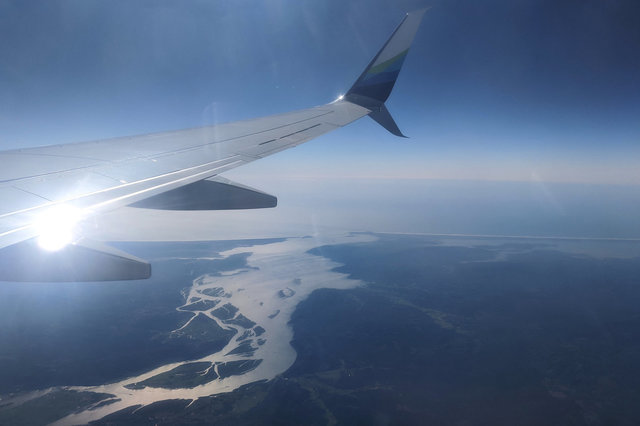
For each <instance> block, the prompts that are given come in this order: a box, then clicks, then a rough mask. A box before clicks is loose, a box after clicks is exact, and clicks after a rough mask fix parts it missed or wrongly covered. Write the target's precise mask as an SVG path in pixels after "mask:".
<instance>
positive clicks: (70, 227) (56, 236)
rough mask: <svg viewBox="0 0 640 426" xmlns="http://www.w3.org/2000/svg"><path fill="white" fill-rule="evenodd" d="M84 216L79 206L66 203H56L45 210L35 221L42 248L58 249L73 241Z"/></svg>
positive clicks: (48, 249) (39, 243)
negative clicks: (77, 226)
mask: <svg viewBox="0 0 640 426" xmlns="http://www.w3.org/2000/svg"><path fill="white" fill-rule="evenodd" d="M82 216H83V215H82V211H81V210H80V209H79V208H77V207H74V206H70V205H66V204H59V205H55V206H53V207H51V208H49V209H47V210H46V211H45V212H43V213H42V215H40V217H39V218H38V220H37V221H36V223H35V228H36V230H37V231H38V245H39V246H40V248H42V249H43V250H47V251H58V250H61V249H63V248H64V247H65V246H67V245H68V244H70V243H72V242H73V241H74V238H75V237H76V225H77V224H78V222H79V221H80V219H81V218H82Z"/></svg>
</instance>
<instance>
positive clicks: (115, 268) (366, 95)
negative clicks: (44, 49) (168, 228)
mask: <svg viewBox="0 0 640 426" xmlns="http://www.w3.org/2000/svg"><path fill="white" fill-rule="evenodd" d="M424 12H425V10H421V11H416V12H411V13H408V14H407V15H406V17H405V18H404V19H403V21H402V22H401V23H400V25H399V26H398V27H397V28H396V30H395V31H394V32H393V34H392V35H391V37H390V38H389V39H388V40H387V42H386V43H385V44H384V46H383V47H382V49H380V51H379V52H378V54H377V55H376V56H375V57H374V58H373V60H372V61H371V62H370V63H369V65H368V66H367V68H366V69H365V70H364V72H363V73H362V74H361V75H360V77H359V78H358V79H357V80H356V82H355V83H354V85H353V86H352V87H351V89H349V91H348V92H347V94H346V95H345V96H344V97H341V98H340V99H338V100H336V101H334V102H331V103H329V104H326V105H322V106H318V107H314V108H309V109H305V110H300V111H295V112H290V113H286V114H280V115H274V116H269V117H263V118H258V119H253V120H246V121H240V122H234V123H227V124H221V125H216V126H208V127H201V128H195V129H187V130H179V131H173V132H164V133H156V134H149V135H140V136H132V137H123V138H116V139H108V140H100V141H92V142H82V143H74V144H65V145H54V146H47V147H40V148H32V149H24V150H13V151H5V152H0V164H2V168H0V199H1V200H2V203H0V280H5V281H49V280H51V281H104V280H125V279H140V278H147V277H149V276H150V266H149V265H148V263H146V262H145V261H144V260H142V259H137V258H135V257H133V256H130V255H128V254H127V253H122V252H119V251H116V250H114V249H112V248H109V247H107V246H104V245H101V244H100V243H96V242H92V241H87V240H86V238H84V235H83V228H85V229H86V224H87V222H88V218H90V217H91V216H93V215H96V214H100V213H103V212H106V211H109V210H113V209H115V208H119V207H122V206H127V205H129V206H134V207H142V208H154V209H179V210H202V209H205V210H220V209H238V208H264V207H274V206H275V205H276V204H277V200H276V198H275V197H273V196H271V195H269V194H265V193H263V192H261V191H258V190H255V189H253V188H249V187H246V186H243V185H240V184H237V183H234V182H231V181H228V180H226V179H224V178H222V177H220V176H219V175H220V174H221V173H223V172H225V171H227V170H230V169H232V168H235V167H238V166H241V165H243V164H246V163H249V162H251V161H255V160H257V159H260V158H263V157H266V156H269V155H272V154H275V153H277V152H279V151H282V150H285V149H288V148H292V147H294V146H297V145H300V144H301V143H304V142H306V141H308V140H311V139H313V138H315V137H317V136H320V135H322V134H324V133H327V132H329V131H331V130H334V129H337V128H339V127H342V126H345V125H347V124H349V123H351V122H353V121H355V120H358V119H360V118H362V117H364V116H366V115H369V116H370V117H372V118H373V119H374V120H375V121H377V122H378V123H379V124H381V125H382V126H383V127H385V128H386V129H387V130H389V131H390V132H391V133H393V134H394V135H398V136H403V135H402V133H401V132H400V130H399V129H398V126H397V125H396V124H395V122H394V120H393V118H392V117H391V115H390V114H389V112H388V111H387V109H386V107H385V105H384V102H385V101H386V100H387V98H388V97H389V94H390V93H391V90H392V89H393V86H394V84H395V81H396V79H397V77H398V73H399V71H400V69H401V67H402V64H403V62H404V58H405V57H406V54H407V51H408V49H409V46H410V45H411V42H412V41H413V38H414V36H415V34H416V32H417V30H418V27H419V25H420V22H421V20H422V16H423V14H424ZM47 228H48V229H47ZM49 234H53V235H49ZM55 238H59V239H63V238H64V239H65V241H64V242H63V243H61V244H57V245H56V244H52V245H50V246H48V247H47V244H43V243H42V242H43V241H52V240H54V239H55ZM52 247H53V248H54V249H52ZM52 252H55V253H52ZM29 262H31V264H34V263H37V264H36V265H34V267H33V268H30V270H29V272H27V271H26V269H29V268H25V265H27V264H29ZM38 262H39V263H38ZM87 264H90V267H86V265H87ZM34 271H37V273H36V272H34Z"/></svg>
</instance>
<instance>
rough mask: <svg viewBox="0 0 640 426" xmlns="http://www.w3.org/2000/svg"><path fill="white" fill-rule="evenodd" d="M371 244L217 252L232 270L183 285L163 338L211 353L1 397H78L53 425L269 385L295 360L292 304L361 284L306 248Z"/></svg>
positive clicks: (288, 243)
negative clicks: (94, 381) (114, 377)
mask: <svg viewBox="0 0 640 426" xmlns="http://www.w3.org/2000/svg"><path fill="white" fill-rule="evenodd" d="M374 239H375V238H374V237H372V236H371V235H366V234H347V235H345V234H338V235H335V236H323V238H322V239H321V241H318V240H317V239H315V238H288V239H284V240H275V241H273V242H268V243H266V244H265V243H258V244H255V245H247V246H240V247H235V248H232V249H229V250H225V251H221V252H219V253H218V254H217V255H216V256H212V257H211V259H210V261H211V262H220V261H226V262H227V263H228V264H229V265H233V264H237V265H238V267H237V268H226V269H224V270H220V271H216V272H211V273H204V274H200V275H198V276H197V277H196V278H195V279H193V280H192V282H191V286H190V287H187V288H183V289H182V298H181V300H183V302H184V303H182V305H180V306H175V307H174V308H173V309H174V311H175V312H173V314H172V315H175V314H176V313H177V314H179V316H180V318H182V320H181V321H180V322H179V323H178V326H177V327H175V328H174V329H173V330H171V332H170V333H169V335H168V336H167V337H166V341H167V344H175V343H176V342H178V341H187V340H198V339H199V340H201V341H204V342H206V343H207V344H210V345H214V346H212V347H215V350H214V351H212V352H211V353H208V354H206V355H205V356H200V357H197V358H193V359H188V360H183V361H179V362H170V363H165V364H163V365H161V366H158V367H155V368H152V369H149V370H147V371H144V372H143V373H141V374H137V375H135V376H132V377H127V378H126V379H123V380H118V381H116V382H113V383H104V384H99V385H93V386H58V387H56V388H50V389H46V390H43V391H35V392H29V393H26V394H22V395H20V398H19V399H18V398H13V399H8V400H7V399H5V400H4V401H3V402H4V405H5V408H6V407H8V406H11V405H15V406H16V407H19V406H24V408H28V406H29V405H30V404H33V403H36V402H38V401H39V400H41V399H42V398H43V395H46V397H47V398H50V399H51V400H52V401H55V400H57V399H74V400H80V399H82V400H83V401H84V406H82V407H78V406H74V407H73V409H72V410H69V412H67V413H65V415H64V416H59V417H57V420H56V419H53V418H52V419H51V420H56V421H55V423H54V424H82V423H88V422H90V421H93V420H98V419H101V418H103V417H104V416H107V415H109V414H112V413H114V412H117V411H120V410H123V409H126V408H128V407H142V406H146V405H149V404H152V403H155V402H158V401H165V400H173V399H182V400H192V401H195V400H196V399H198V398H200V397H204V396H211V395H216V394H220V393H225V392H231V391H233V390H235V389H238V388H239V387H241V386H243V385H246V384H249V383H253V382H257V381H264V380H271V379H273V378H274V377H276V376H277V375H279V374H281V373H283V372H284V371H286V370H287V369H288V368H289V367H290V366H291V365H292V364H293V363H294V361H295V359H296V352H295V350H294V349H293V347H292V346H291V344H290V342H291V340H292V338H293V332H292V329H291V327H290V325H289V321H290V319H291V315H292V314H293V312H294V311H295V308H296V306H297V305H298V303H300V302H301V301H302V300H304V299H306V298H307V297H308V296H309V295H310V294H311V293H312V292H313V291H314V290H316V289H319V288H334V289H349V288H354V287H357V286H358V285H360V284H361V282H360V281H358V280H353V279H349V278H348V277H347V276H346V275H345V274H342V273H338V272H336V271H335V269H336V268H337V267H338V266H340V264H338V263H336V262H333V261H331V260H329V259H327V258H325V257H322V256H319V255H317V254H312V253H310V251H311V250H313V249H315V248H317V247H320V246H322V245H324V244H327V243H331V244H343V243H361V242H367V241H372V240H374ZM165 260H166V259H165ZM200 260H206V259H200ZM180 339H182V340H180ZM141 344H144V342H141ZM216 345H217V346H216ZM96 368H99V366H98V365H96ZM80 397H82V398H80Z"/></svg>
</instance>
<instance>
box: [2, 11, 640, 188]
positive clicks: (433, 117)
mask: <svg viewBox="0 0 640 426" xmlns="http://www.w3.org/2000/svg"><path fill="white" fill-rule="evenodd" d="M425 5H432V6H433V8H432V9H431V10H430V11H429V12H428V13H427V14H426V15H425V19H424V21H423V24H422V27H421V29H420V31H419V33H418V35H417V38H416V40H415V43H414V45H413V47H412V49H411V52H410V54H409V57H408V59H407V61H406V62H405V68H404V69H403V72H402V73H401V74H400V78H399V81H398V84H397V85H396V89H395V91H394V93H393V94H392V96H391V98H390V100H389V102H388V105H389V109H390V110H391V112H392V114H393V115H394V116H395V118H396V121H397V122H398V124H399V125H400V128H401V129H402V130H403V132H404V133H405V134H407V135H409V136H410V137H411V139H409V140H401V139H398V138H395V137H393V136H391V135H389V134H387V133H386V132H385V131H384V130H383V129H382V128H380V127H379V126H377V125H376V124H375V123H374V122H373V121H372V120H369V119H363V120H360V121H359V122H357V123H354V124H353V125H351V126H349V127H347V128H344V129H341V130H339V131H336V132H333V133H330V134H328V135H326V136H323V137H322V138H320V139H318V140H315V141H313V142H311V143H309V144H307V145H305V146H303V147H300V148H297V149H295V150H291V151H287V152H285V153H281V154H279V155H277V156H274V157H271V158H269V159H266V160H263V161H260V162H257V163H254V165H250V166H248V168H247V169H246V170H245V171H244V173H247V174H252V173H253V174H255V175H261V174H264V173H279V174H281V175H282V174H288V175H291V176H309V175H313V176H326V175H339V176H383V177H395V178H397V177H410V178H415V177H428V178H453V179H493V180H524V181H531V180H534V181H569V182H572V181H577V182H598V183H611V182H613V183H634V184H637V183H640V173H638V171H637V170H638V165H639V164H640V120H638V117H640V55H638V46H640V26H639V25H637V23H638V22H639V21H640V6H638V5H637V2H634V1H616V0H609V1H601V0H597V1H596V0H580V1H577V0H575V1H574V0H563V1H557V0H553V1H551V0H550V1H544V0H500V1H497V0H490V1H477V0H458V1H431V2H425V1H410V0H406V1H401V0H397V1H371V0H366V1H365V0H354V1H311V0H309V1H304V0H303V1H301V0H265V1H259V0H251V1H241V0H238V1H211V0H210V1H158V0H154V1H87V0H76V1H55V0H47V1H6V0H0V52H1V55H0V146H1V147H2V148H13V147H25V146H33V145H41V144H50V143H61V142H69V141H79V140H88V139H100V138H106V137H110V136H118V135H126V134H137V133H145V132H152V131H160V130H170V129H176V128H185V127H192V126H199V125H203V124H210V123H215V122H224V121H232V120H237V119H243V118H250V117H254V116H261V115H266V114H271V113H277V112H285V111H288V110H292V109H297V108H305V107H308V106H313V105H317V104H322V103H325V102H327V101H331V100H332V99H334V98H335V97H337V96H338V95H339V94H340V93H341V92H343V91H345V90H347V89H348V88H349V86H350V85H351V84H352V82H353V81H354V80H355V79H356V77H357V76H358V75H359V74H360V72H361V71H362V69H363V68H364V66H365V65H366V64H367V62H368V61H369V60H370V58H371V57H372V56H373V55H374V54H375V52H376V51H377V49H378V48H379V47H380V45H381V44H382V43H383V42H384V41H385V39H386V38H387V37H388V35H389V34H390V32H391V31H392V30H393V29H394V28H395V26H396V25H397V24H398V22H399V21H400V20H401V19H402V16H403V15H404V12H406V11H408V10H413V9H416V8H420V7H423V6H425Z"/></svg>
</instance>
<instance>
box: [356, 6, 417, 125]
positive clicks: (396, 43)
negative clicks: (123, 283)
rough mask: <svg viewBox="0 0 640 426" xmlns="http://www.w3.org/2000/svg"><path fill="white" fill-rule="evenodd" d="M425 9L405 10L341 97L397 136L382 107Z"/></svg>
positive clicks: (389, 117)
mask: <svg viewBox="0 0 640 426" xmlns="http://www.w3.org/2000/svg"><path fill="white" fill-rule="evenodd" d="M427 10H428V9H422V10H416V11H414V12H409V13H407V15H406V16H405V17H404V19H403V20H402V22H400V25H398V27H397V28H396V29H395V31H394V32H393V34H391V37H389V40H387V42H386V43H385V44H384V46H382V49H380V51H379V52H378V54H377V55H376V56H375V57H374V58H373V60H372V61H371V62H370V63H369V65H368V66H367V68H366V69H365V70H364V72H363V73H362V74H361V75H360V77H359V78H358V80H356V82H355V83H354V85H353V86H351V89H349V91H348V92H347V94H346V95H345V97H344V99H346V100H347V101H349V102H352V103H355V104H358V105H360V106H363V107H365V108H369V109H371V110H372V112H371V114H370V116H371V118H373V119H374V120H376V121H377V122H378V123H380V124H381V125H382V126H383V127H384V128H386V129H387V130H389V131H390V132H391V133H393V134H394V135H397V136H402V133H400V130H398V126H396V124H395V122H394V121H393V118H391V115H390V114H389V111H387V109H386V108H385V107H384V103H385V101H386V100H387V98H389V94H391V90H392V89H393V86H394V85H395V83H396V79H397V78H398V74H399V73H400V68H402V64H403V62H404V58H405V57H406V56H407V52H408V51H409V47H410V46H411V43H412V42H413V39H414V37H415V35H416V32H417V31H418V28H419V27H420V22H422V17H423V15H424V13H425V12H426V11H427Z"/></svg>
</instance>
